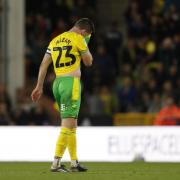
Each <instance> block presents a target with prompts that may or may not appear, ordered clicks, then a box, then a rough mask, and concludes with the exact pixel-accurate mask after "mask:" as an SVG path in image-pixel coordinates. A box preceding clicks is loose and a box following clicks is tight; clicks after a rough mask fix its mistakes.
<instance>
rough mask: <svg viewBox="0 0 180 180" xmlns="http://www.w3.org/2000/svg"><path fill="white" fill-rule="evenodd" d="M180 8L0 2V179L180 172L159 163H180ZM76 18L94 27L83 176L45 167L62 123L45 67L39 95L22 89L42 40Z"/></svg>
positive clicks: (170, 1)
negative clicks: (34, 98) (35, 97)
mask: <svg viewBox="0 0 180 180" xmlns="http://www.w3.org/2000/svg"><path fill="white" fill-rule="evenodd" d="M179 8H180V1H178V0H146V1H144V0H118V1H117V0H111V1H108V0H104V1H103V0H37V1H34V0H0V161H10V162H6V163H5V162H0V179H2V180H6V179H18V180H21V179H32V177H33V178H34V179H43V180H45V179H50V178H51V179H57V178H59V176H61V179H68V178H70V179H73V178H74V179H77V178H78V179H92V178H93V179H103V180H106V179H110V178H113V179H120V178H123V179H128V180H131V179H133V180H135V179H145V180H147V179H159V180H161V179H163V180H165V179H166V180H169V179H175V180H176V179H177V180H178V179H179V174H180V173H179V163H176V164H170V163H165V162H180V131H179V126H178V125H179V124H180V123H179V122H180V110H179V106H180V65H179V61H180V13H179V12H180V11H179ZM80 17H89V18H91V19H92V20H93V21H94V23H95V27H96V32H95V34H94V35H93V36H92V39H91V42H90V45H89V46H90V50H91V52H92V54H93V57H94V62H93V66H92V67H91V68H85V67H82V87H83V91H82V104H81V111H80V115H79V120H78V123H79V126H80V127H79V128H78V133H77V135H78V143H79V144H78V148H79V149H78V154H79V156H80V160H82V161H90V162H91V163H88V162H86V163H85V165H87V166H88V168H89V171H88V173H86V174H85V175H82V174H76V176H73V175H71V174H70V175H69V176H63V175H60V174H59V175H57V176H56V175H52V174H50V173H48V172H47V171H48V169H49V167H50V163H49V161H51V160H52V157H53V152H54V146H55V140H56V137H57V135H58V133H59V123H60V121H59V113H58V111H57V110H56V105H55V103H54V98H53V96H52V92H51V86H52V82H53V79H54V77H55V76H54V73H53V70H52V67H51V68H50V69H49V72H48V75H47V78H46V82H45V86H44V95H43V97H42V99H41V100H40V102H39V103H36V104H35V103H32V101H31V99H30V94H31V91H32V88H33V87H34V85H35V83H36V78H37V73H38V68H39V65H40V62H41V60H42V57H43V55H44V53H45V51H46V48H47V46H48V43H49V41H50V40H51V39H52V38H53V37H54V36H56V35H57V34H59V33H61V32H63V31H66V30H68V29H69V28H70V27H71V26H72V25H73V23H74V22H75V21H76V20H77V19H78V18H80ZM164 110H165V111H164ZM160 112H161V113H160ZM159 119H164V120H163V121H159ZM154 125H166V126H163V127H162V126H154ZM167 125H168V126H167ZM170 125H171V126H170ZM95 126H96V127H95ZM97 126H98V127H97ZM102 126H103V127H102ZM94 147H96V148H94ZM65 160H69V157H68V156H67V154H66V155H65ZM12 161H21V162H19V163H17V162H14V163H13V162H12ZM22 161H23V162H22ZM24 161H48V162H47V163H45V162H42V163H37V162H32V163H28V162H24ZM95 161H99V162H101V163H94V162H95ZM104 161H108V162H118V163H105V162H104ZM132 161H141V163H139V162H138V163H132ZM143 161H145V162H146V161H147V162H164V163H163V164H154V163H143ZM102 162H103V163H102ZM120 162H131V163H127V164H124V163H123V164H121V163H120Z"/></svg>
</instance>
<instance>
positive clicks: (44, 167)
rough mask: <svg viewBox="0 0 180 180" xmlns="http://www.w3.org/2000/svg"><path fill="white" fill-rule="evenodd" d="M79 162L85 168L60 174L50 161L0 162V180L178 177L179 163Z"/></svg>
mask: <svg viewBox="0 0 180 180" xmlns="http://www.w3.org/2000/svg"><path fill="white" fill-rule="evenodd" d="M82 164H83V165H85V166H87V167H88V169H89V170H88V171H87V172H81V173H66V174H62V173H52V172H50V171H49V168H50V165H51V163H37V162H0V180H56V179H57V180H180V163H144V162H137V163H82ZM67 165H69V164H67Z"/></svg>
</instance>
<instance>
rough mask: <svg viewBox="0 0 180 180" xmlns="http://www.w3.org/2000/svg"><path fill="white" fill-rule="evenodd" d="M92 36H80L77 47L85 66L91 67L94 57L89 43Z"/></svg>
mask: <svg viewBox="0 0 180 180" xmlns="http://www.w3.org/2000/svg"><path fill="white" fill-rule="evenodd" d="M90 37H91V35H89V36H87V37H85V38H84V37H82V36H79V39H78V40H77V47H78V50H79V52H80V55H81V59H82V61H83V63H84V65H85V66H91V65H92V61H93V58H92V55H91V53H90V51H89V48H88V42H89V40H90Z"/></svg>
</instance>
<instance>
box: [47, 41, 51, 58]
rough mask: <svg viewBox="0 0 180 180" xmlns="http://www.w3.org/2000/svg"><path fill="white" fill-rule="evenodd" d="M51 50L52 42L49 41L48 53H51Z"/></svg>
mask: <svg viewBox="0 0 180 180" xmlns="http://www.w3.org/2000/svg"><path fill="white" fill-rule="evenodd" d="M51 51H52V43H51V42H50V43H49V46H48V47H47V50H46V53H47V54H50V55H51Z"/></svg>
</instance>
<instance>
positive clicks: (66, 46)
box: [46, 32, 88, 76]
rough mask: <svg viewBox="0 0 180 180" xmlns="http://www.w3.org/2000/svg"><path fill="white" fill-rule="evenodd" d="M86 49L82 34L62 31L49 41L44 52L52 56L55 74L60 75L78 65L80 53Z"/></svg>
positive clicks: (74, 68) (69, 71)
mask: <svg viewBox="0 0 180 180" xmlns="http://www.w3.org/2000/svg"><path fill="white" fill-rule="evenodd" d="M87 51H88V46H87V44H86V42H85V40H84V37H83V36H82V35H80V34H77V33H75V32H64V33H62V34H60V35H59V36H57V37H55V38H54V39H53V40H52V41H51V42H50V44H49V46H48V48H47V51H46V53H48V54H50V55H51V57H52V60H53V66H54V71H55V74H56V76H60V75H64V74H67V73H71V72H72V71H74V70H76V69H77V68H78V67H79V66H80V62H81V54H83V53H85V52H87Z"/></svg>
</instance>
